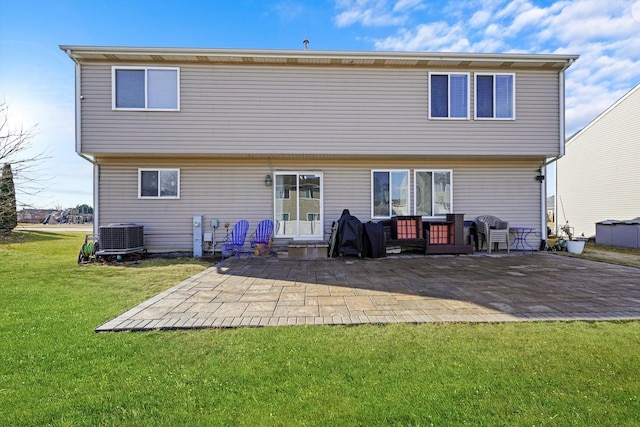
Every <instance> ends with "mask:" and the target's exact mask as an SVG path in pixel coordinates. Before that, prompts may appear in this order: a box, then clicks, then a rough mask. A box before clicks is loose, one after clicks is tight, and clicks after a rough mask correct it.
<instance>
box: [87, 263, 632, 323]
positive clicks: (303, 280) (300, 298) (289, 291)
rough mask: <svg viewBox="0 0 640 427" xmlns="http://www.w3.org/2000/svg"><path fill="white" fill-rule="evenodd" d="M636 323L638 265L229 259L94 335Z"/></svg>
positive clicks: (129, 312) (118, 319)
mask: <svg viewBox="0 0 640 427" xmlns="http://www.w3.org/2000/svg"><path fill="white" fill-rule="evenodd" d="M628 319H640V269H637V268H633V267H623V266H618V265H613V264H606V263H599V262H594V261H588V260H583V259H579V258H570V257H563V256H558V255H553V254H548V253H535V254H528V255H521V254H511V255H506V254H497V255H487V254H484V253H480V254H474V255H463V256H427V257H425V256H393V257H387V258H380V259H364V260H360V259H355V258H345V259H322V260H289V259H277V258H251V259H246V258H242V259H229V260H225V261H224V262H222V263H219V264H217V265H216V266H213V267H211V268H209V269H207V270H206V271H204V272H202V273H200V274H197V275H195V276H193V277H191V278H189V279H187V280H185V281H183V282H182V283H179V284H178V285H176V286H174V287H173V288H171V289H168V290H166V291H165V292H162V293H161V294H159V295H157V296H155V297H153V298H151V299H149V300H147V301H145V302H143V303H141V304H140V305H138V306H136V307H134V308H132V309H130V310H128V311H127V312H125V313H123V314H121V315H120V316H118V317H116V318H115V319H112V320H109V321H107V322H105V323H104V324H102V325H100V326H98V327H97V328H96V329H95V330H96V332H106V331H144V330H158V329H194V328H226V327H247V326H254V327H255V326H281V325H336V324H365V323H423V322H512V321H540V320H628Z"/></svg>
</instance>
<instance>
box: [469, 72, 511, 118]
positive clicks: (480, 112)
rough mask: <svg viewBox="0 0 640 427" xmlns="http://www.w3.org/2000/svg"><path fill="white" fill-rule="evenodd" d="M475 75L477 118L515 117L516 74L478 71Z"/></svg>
mask: <svg viewBox="0 0 640 427" xmlns="http://www.w3.org/2000/svg"><path fill="white" fill-rule="evenodd" d="M475 76H476V108H475V110H476V113H475V116H476V119H502V120H512V119H515V118H516V113H515V111H516V107H515V100H516V97H515V80H516V77H515V74H488V73H476V75H475Z"/></svg>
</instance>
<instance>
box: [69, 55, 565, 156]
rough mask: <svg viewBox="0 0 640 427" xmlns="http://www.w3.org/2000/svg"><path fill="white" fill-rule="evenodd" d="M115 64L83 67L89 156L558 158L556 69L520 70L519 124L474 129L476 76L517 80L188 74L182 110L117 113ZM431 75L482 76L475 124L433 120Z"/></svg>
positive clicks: (302, 70)
mask: <svg viewBox="0 0 640 427" xmlns="http://www.w3.org/2000/svg"><path fill="white" fill-rule="evenodd" d="M112 65H117V64H114V63H111V62H110V63H106V62H105V63H89V64H83V65H82V73H81V93H82V96H83V100H82V101H81V105H82V122H81V134H82V140H81V141H82V146H81V151H82V152H83V153H85V154H89V155H95V156H101V155H108V154H114V155H115V154H147V155H155V154H172V155H173V154H178V155H193V154H211V155H214V154H219V155H238V154H239V153H242V154H243V155H244V156H264V155H273V154H274V153H277V154H280V155H283V156H287V155H306V156H312V155H321V156H361V155H363V154H366V155H370V156H376V155H379V156H386V155H393V156H415V155H425V154H428V155H430V156H456V155H461V154H464V155H465V156H482V157H485V156H523V157H537V158H545V157H552V156H555V155H557V154H558V153H559V137H558V135H559V133H560V122H559V117H560V114H559V81H558V71H557V70H548V71H542V70H533V69H531V70H527V69H518V70H517V71H516V72H515V84H516V88H515V96H516V113H515V114H516V119H515V120H474V119H473V117H474V109H473V100H474V86H473V84H474V78H473V76H474V74H473V73H474V72H481V71H488V72H514V71H513V70H511V69H509V68H506V69H489V68H484V69H483V68H462V69H456V70H452V69H449V68H446V69H441V70H438V69H422V68H393V67H378V68H376V67H332V66H325V67H322V66H305V65H283V66H274V65H268V66H266V65H265V66H263V65H218V64H215V65H207V64H189V65H181V66H180V106H181V109H180V111H113V110H112V98H111V92H112V87H111V73H112ZM126 65H128V66H130V65H141V66H143V65H155V66H159V65H162V64H161V63H160V64H152V63H151V64H150V63H140V64H132V63H127V64H126ZM171 66H175V64H171ZM429 71H443V72H445V71H458V72H459V71H463V72H470V73H471V74H470V78H469V83H470V99H469V102H470V105H471V108H470V120H433V119H432V120H430V119H429V118H428V117H429V109H428V107H429V106H428V101H429V98H428V90H429V87H428V86H429V85H428V82H429V77H428V75H429Z"/></svg>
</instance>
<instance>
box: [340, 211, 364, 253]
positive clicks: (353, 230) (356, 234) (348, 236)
mask: <svg viewBox="0 0 640 427" xmlns="http://www.w3.org/2000/svg"><path fill="white" fill-rule="evenodd" d="M362 234H363V233H362V223H361V222H360V220H359V219H358V218H356V217H355V216H353V215H351V213H350V212H349V209H345V210H343V211H342V216H341V217H340V219H339V220H338V254H339V255H340V256H342V255H356V256H358V257H362V256H363V252H364V251H363V249H362Z"/></svg>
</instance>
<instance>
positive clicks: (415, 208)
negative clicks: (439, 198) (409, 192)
mask: <svg viewBox="0 0 640 427" xmlns="http://www.w3.org/2000/svg"><path fill="white" fill-rule="evenodd" d="M420 172H431V173H432V174H435V173H438V172H448V173H449V177H450V183H449V185H450V186H451V191H449V197H450V198H449V210H450V211H451V212H452V213H453V212H454V210H453V169H414V171H413V212H414V214H415V215H420V214H418V205H417V203H418V197H417V196H416V194H417V192H418V173H420ZM433 184H434V182H433V175H432V178H431V185H432V186H431V189H432V194H431V212H435V210H436V209H435V201H434V199H433ZM445 216H446V214H442V215H435V214H434V215H431V216H429V215H422V218H424V219H428V218H444V217H445Z"/></svg>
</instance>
